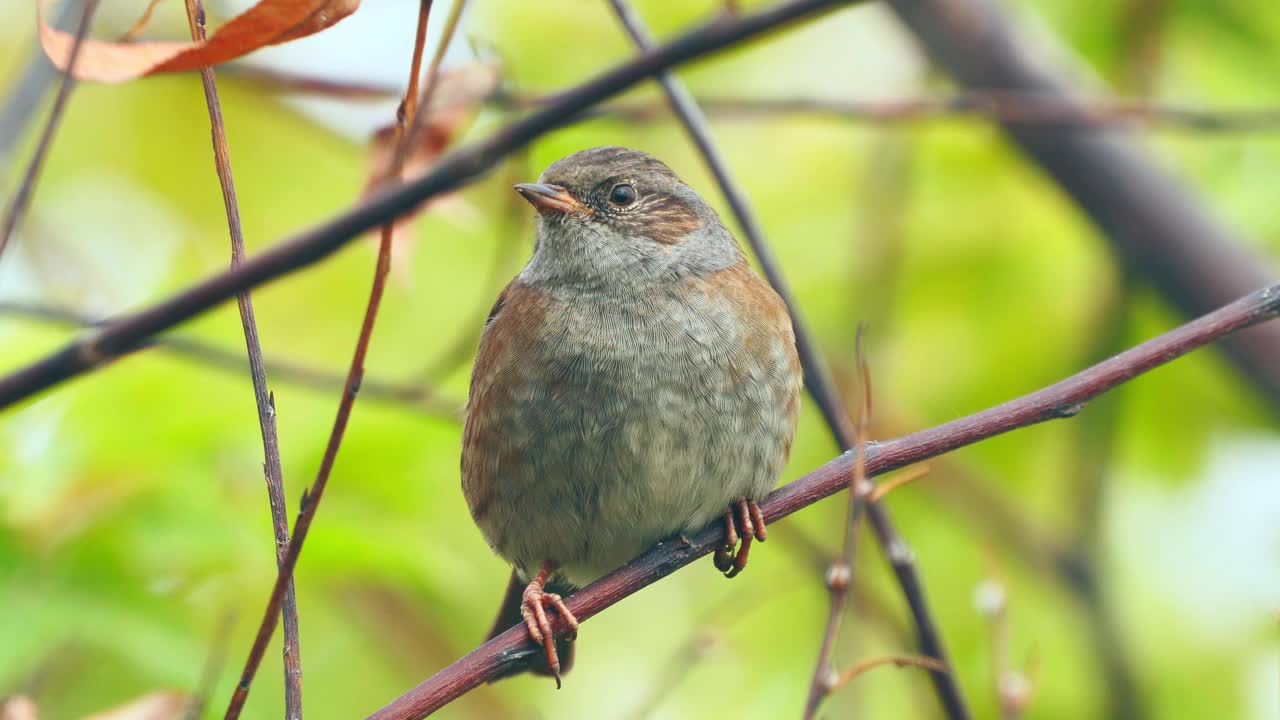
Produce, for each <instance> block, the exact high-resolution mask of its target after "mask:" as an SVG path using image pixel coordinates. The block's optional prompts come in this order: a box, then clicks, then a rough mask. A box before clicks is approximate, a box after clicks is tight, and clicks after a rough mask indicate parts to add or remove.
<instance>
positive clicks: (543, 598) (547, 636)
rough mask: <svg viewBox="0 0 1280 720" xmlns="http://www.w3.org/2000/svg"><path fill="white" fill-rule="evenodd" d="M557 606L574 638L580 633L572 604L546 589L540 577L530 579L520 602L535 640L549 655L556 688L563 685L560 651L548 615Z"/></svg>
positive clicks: (549, 663)
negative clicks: (538, 579)
mask: <svg viewBox="0 0 1280 720" xmlns="http://www.w3.org/2000/svg"><path fill="white" fill-rule="evenodd" d="M548 606H550V609H552V610H555V611H556V612H558V613H560V616H561V617H563V618H564V621H565V623H566V624H568V626H569V633H568V636H567V637H568V639H570V640H572V639H573V638H575V637H577V636H578V619H577V618H576V617H574V616H573V613H572V612H570V611H569V607H568V606H567V605H565V604H564V598H562V597H560V596H559V595H557V594H556V593H549V592H546V591H545V590H543V588H542V586H540V585H539V583H538V582H537V581H534V582H531V583H529V587H527V588H525V589H524V595H523V596H522V602H521V605H520V616H521V617H522V618H524V625H525V627H526V628H528V629H529V636H530V637H532V638H533V641H534V642H535V643H540V644H541V645H542V651H543V653H544V654H545V655H546V658H547V667H549V668H550V669H551V674H552V675H553V676H554V677H555V679H556V688H557V689H559V687H560V655H559V653H557V652H556V638H555V631H554V630H553V629H552V627H551V619H550V618H549V617H548V616H547V609H548Z"/></svg>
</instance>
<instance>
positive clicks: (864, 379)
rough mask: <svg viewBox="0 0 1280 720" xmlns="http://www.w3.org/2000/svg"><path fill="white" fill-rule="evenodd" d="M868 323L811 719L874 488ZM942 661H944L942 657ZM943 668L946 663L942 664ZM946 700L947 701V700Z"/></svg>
mask: <svg viewBox="0 0 1280 720" xmlns="http://www.w3.org/2000/svg"><path fill="white" fill-rule="evenodd" d="M865 337H866V326H865V325H859V326H858V332H857V343H856V348H857V351H856V359H857V367H858V388H859V392H858V416H857V421H856V425H855V430H854V432H855V433H856V437H857V440H856V442H855V443H854V447H853V470H852V472H850V473H849V493H848V494H849V511H848V513H847V515H846V516H845V526H844V542H842V543H841V548H842V550H841V556H840V557H839V558H838V559H837V560H835V561H834V562H832V563H831V566H830V567H829V568H828V569H827V574H826V583H827V590H828V592H829V593H830V594H831V606H830V609H829V611H828V613H827V625H826V629H825V630H824V631H823V633H822V644H821V647H820V648H819V650H818V661H817V663H816V664H815V665H814V668H813V678H812V679H811V680H810V681H809V696H808V698H807V699H806V700H805V705H804V716H803V717H804V718H805V720H809V719H810V718H812V717H814V716H815V715H816V714H817V713H818V706H819V705H821V704H822V700H823V698H825V697H826V696H827V695H828V694H829V693H830V692H831V690H832V689H833V687H834V684H833V680H832V676H833V675H834V670H833V667H832V657H833V656H834V655H835V649H836V641H837V639H838V638H839V635H840V620H841V618H843V617H844V606H845V598H847V597H848V595H849V586H850V585H852V584H853V577H854V576H853V571H854V560H855V559H856V556H857V541H858V524H859V521H860V520H861V519H862V515H863V513H864V512H865V510H866V507H867V502H868V498H869V497H870V495H871V490H872V488H873V486H872V483H871V481H870V480H868V479H867V440H868V438H867V429H868V428H869V427H870V425H871V371H870V370H869V369H868V367H867V355H866V348H865V346H864V339H865ZM939 664H941V662H940V661H939ZM941 669H942V670H943V671H945V670H946V667H945V666H943V667H942V668H941ZM944 704H945V701H944Z"/></svg>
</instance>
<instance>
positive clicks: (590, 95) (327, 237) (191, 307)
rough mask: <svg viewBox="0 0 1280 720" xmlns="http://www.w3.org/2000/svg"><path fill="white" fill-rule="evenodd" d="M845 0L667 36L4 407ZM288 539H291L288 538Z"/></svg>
mask: <svg viewBox="0 0 1280 720" xmlns="http://www.w3.org/2000/svg"><path fill="white" fill-rule="evenodd" d="M850 2H851V0H791V1H790V2H785V3H782V4H779V5H776V6H774V7H771V8H769V9H767V10H762V11H760V12H757V13H754V14H751V15H744V16H742V17H740V18H736V19H732V20H730V19H725V18H717V19H716V20H713V21H712V22H710V23H707V24H705V25H703V26H701V27H699V28H697V29H694V30H691V31H689V32H687V33H685V34H683V35H681V36H680V37H678V38H676V39H675V40H673V41H672V42H671V43H669V44H667V45H664V46H663V47H661V48H658V49H655V50H653V51H651V52H646V53H642V54H641V55H639V56H638V57H636V58H633V59H632V60H630V61H628V62H626V63H623V64H621V65H619V66H617V67H615V68H613V69H611V70H608V71H606V72H604V73H603V74H601V75H599V76H597V77H596V78H594V79H592V80H589V81H587V82H585V83H583V84H582V85H579V86H578V87H577V88H575V89H574V90H571V91H569V92H567V93H565V94H563V95H561V96H560V98H559V99H558V100H556V101H555V102H554V103H551V104H549V105H547V106H546V107H544V108H542V109H541V110H538V111H535V112H533V113H531V114H529V115H526V116H524V117H523V118H521V119H519V120H517V121H515V122H513V123H511V124H509V125H507V126H506V127H504V128H503V129H501V130H499V131H498V132H496V133H494V134H493V135H491V136H489V137H487V138H485V139H484V140H480V141H477V142H475V143H472V144H470V145H467V146H464V147H461V148H459V149H457V150H455V151H454V152H452V153H450V154H449V155H448V156H447V157H445V158H443V159H442V160H441V161H440V162H438V163H437V164H436V165H435V167H434V168H432V170H431V171H430V172H428V173H425V174H423V175H421V176H419V177H415V178H413V179H411V180H408V181H406V182H403V183H399V184H396V185H394V186H391V187H388V188H385V189H383V190H380V191H377V192H374V193H373V194H372V195H371V196H370V197H369V198H368V199H367V200H365V201H364V202H363V203H361V204H359V205H357V206H356V207H355V208H353V209H351V210H349V211H347V212H345V213H343V214H341V215H338V216H337V217H334V218H333V219H331V220H329V221H328V222H326V223H323V224H321V225H319V226H317V227H314V228H312V229H310V230H307V231H304V232H301V233H299V234H297V235H294V236H293V237H291V238H288V239H286V240H283V241H281V242H280V243H278V244H276V245H275V246H273V247H271V248H270V249H268V250H266V251H264V252H262V253H260V254H259V255H256V256H254V257H252V258H249V259H248V260H246V261H245V263H244V264H243V265H241V266H240V267H237V268H232V269H230V270H227V271H224V272H221V273H218V274H217V275H214V276H212V277H209V278H207V279H205V280H203V281H201V282H199V283H197V284H195V285H193V286H191V287H189V288H187V289H186V290H183V291H182V292H180V293H178V294H176V295H174V296H172V297H170V298H168V299H167V300H164V301H162V302H159V303H157V304H155V305H152V306H150V307H147V308H144V309H142V310H139V311H137V312H135V313H133V314H130V315H125V316H123V317H121V318H120V319H118V320H116V321H114V322H112V323H110V324H108V325H104V326H103V327H101V328H99V329H98V330H96V331H95V332H92V333H89V334H88V335H85V336H83V337H80V338H78V339H76V340H74V341H72V342H70V343H68V344H67V345H66V346H64V347H63V348H62V349H61V350H58V351H56V352H54V353H52V354H51V355H48V356H46V357H44V358H42V359H40V360H37V361H36V362H33V363H31V364H30V365H27V366H26V367H24V368H21V369H19V370H17V371H15V372H13V373H11V374H9V375H7V376H4V377H0V409H3V408H6V407H8V406H10V405H13V404H14V403H16V402H19V401H21V400H23V399H25V398H28V397H31V396H33V395H36V394H37V393H39V392H41V391H43V390H45V389H47V388H49V387H51V386H53V385H56V384H58V383H61V382H64V381H66V380H69V379H71V378H73V377H76V376H78V375H81V374H84V373H86V372H89V371H90V370H93V369H95V368H98V367H101V366H103V365H106V364H107V363H109V362H110V361H112V360H114V359H115V358H117V357H119V356H120V355H123V354H125V353H128V352H130V351H131V350H134V349H136V348H137V347H139V346H140V345H141V344H143V343H144V342H145V341H146V340H147V339H148V338H150V337H151V336H152V335H156V334H158V333H160V332H162V331H164V330H167V329H169V328H171V327H173V326H174V325H177V324H178V323H181V322H183V321H185V320H188V319H190V318H193V317H195V316H197V315H199V314H201V313H203V312H206V311H208V310H209V309H210V308H212V307H214V306H216V305H218V304H219V303H221V302H224V301H226V300H228V299H230V298H232V297H234V296H235V295H236V293H239V292H241V291H242V290H246V289H248V288H252V287H256V286H258V285H261V284H263V283H266V282H267V281H269V280H273V279H275V278H278V277H280V276H282V275H286V274H288V273H290V272H293V271H295V270H298V269H301V268H303V267H307V266H308V265H311V264H313V263H316V262H318V261H320V260H322V259H324V258H326V257H328V256H329V255H330V254H332V253H333V252H335V251H336V250H338V249H339V248H341V247H343V246H344V245H346V244H347V243H348V242H350V241H351V240H352V239H353V238H355V237H357V236H359V235H360V234H361V233H363V232H365V231H367V230H370V229H372V228H374V227H377V226H379V225H382V224H384V223H386V222H387V221H389V220H391V219H393V218H395V217H397V216H399V215H402V214H404V213H406V212H409V211H410V210H412V209H413V208H415V207H417V206H418V205H420V204H421V203H422V202H423V201H424V200H427V199H429V198H431V197H434V196H436V195H439V194H441V193H444V192H448V191H450V190H453V189H455V188H457V187H459V186H461V185H463V184H465V183H467V182H469V181H471V180H474V179H475V178H477V177H479V176H481V175H482V174H484V173H485V172H487V171H488V170H489V169H490V168H492V167H493V166H494V165H496V164H497V163H498V162H499V161H500V160H501V159H502V158H504V157H506V156H507V155H509V154H510V153H512V152H514V151H516V150H518V149H520V148H522V147H524V146H525V145H527V144H529V143H530V142H532V141H533V140H534V139H535V138H538V137H541V136H542V135H544V134H546V133H548V132H550V131H552V130H554V129H556V128H558V127H560V126H562V125H564V124H565V123H567V122H569V121H571V120H572V118H573V117H574V116H576V115H577V114H578V113H581V112H582V111H584V110H586V109H588V108H590V107H591V106H592V105H594V104H595V103H597V102H600V101H601V100H604V99H606V98H609V97H611V96H613V95H615V94H617V93H619V92H621V91H622V90H625V89H627V88H629V87H631V86H632V85H635V84H636V83H637V82H639V81H640V80H642V79H644V78H646V77H649V76H650V75H652V74H654V73H657V72H660V71H662V70H665V69H667V68H669V67H672V66H674V65H677V64H680V63H683V62H686V61H688V60H691V59H693V58H695V57H699V56H702V55H707V54H709V53H711V52H714V51H716V50H720V49H722V48H725V47H728V46H730V45H736V44H739V43H742V42H744V41H746V40H749V39H751V38H755V37H758V36H761V35H764V34H765V33H768V32H771V31H775V30H779V29H781V28H783V27H786V26H788V25H790V24H791V23H795V22H798V21H800V20H802V19H811V18H813V17H816V16H818V15H821V14H823V13H824V12H829V11H831V10H833V9H835V8H837V7H841V6H843V5H847V4H850ZM291 545H292V543H291Z"/></svg>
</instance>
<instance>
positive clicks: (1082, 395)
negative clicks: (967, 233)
mask: <svg viewBox="0 0 1280 720" xmlns="http://www.w3.org/2000/svg"><path fill="white" fill-rule="evenodd" d="M1277 316H1280V284H1277V285H1273V286H1270V287H1267V288H1265V289H1262V290H1258V291H1256V292H1253V293H1250V294H1249V295H1247V296H1245V297H1243V298H1240V299H1239V300H1237V301H1235V302H1233V303H1231V304H1230V305H1227V306H1225V307H1223V308H1220V309H1218V310H1216V311H1214V312H1212V313H1210V314H1208V315H1205V316H1203V317H1200V318H1197V319H1195V320H1193V321H1191V322H1189V323H1187V324H1185V325H1182V326H1180V327H1178V328H1176V329H1174V330H1171V331H1169V332H1167V333H1165V334H1163V335H1161V336H1159V337H1156V338H1153V339H1151V340H1148V341H1147V342H1144V343H1142V344H1141V345H1138V346H1136V347H1134V348H1131V349H1129V350H1127V351H1125V352H1123V353H1120V354H1119V355H1116V356H1115V357H1112V358H1110V359H1108V360H1105V361H1103V362H1101V363H1099V364H1097V365H1095V366H1093V367H1091V368H1089V369H1087V370H1085V371H1083V372H1080V373H1078V374H1076V375H1073V376H1071V377H1069V378H1067V379H1065V380H1062V381H1060V382H1057V383H1055V384H1053V385H1050V386H1049V387H1046V388H1043V389H1041V390H1038V391H1036V392H1033V393H1031V394H1029V395H1025V396H1023V397H1020V398H1017V399H1015V400H1010V401H1008V402H1006V403H1003V404H1001V405H997V406H995V407H992V408H988V409H986V410H983V411H982V412H979V413H976V414H974V415H970V416H968V417H965V418H961V419H959V420H953V421H952V422H949V423H945V424H943V425H939V426H937V427H934V428H931V429H928V430H922V431H920V432H917V433H913V434H911V435H907V436H904V437H900V438H897V439H895V440H889V441H886V442H883V443H876V444H872V445H871V446H870V447H869V448H868V452H867V460H866V462H867V476H868V477H874V476H877V475H881V474H884V473H886V472H890V471H892V470H896V469H899V468H903V467H906V466H908V465H913V464H915V463H918V462H920V461H922V460H927V459H928V458H931V457H936V456H938V455H941V454H943V453H946V452H950V451H952V450H955V449H958V448H961V447H964V446H966V445H971V444H973V443H976V442H979V441H981V440H985V439H987V438H990V437H993V436H995V435H999V434H1001V433H1005V432H1009V431H1011V430H1016V429H1018V428H1022V427H1027V426H1030V425H1035V424H1038V423H1041V422H1046V421H1048V420H1054V419H1059V418H1066V417H1071V416H1073V415H1075V414H1076V413H1078V412H1080V410H1081V409H1082V408H1083V406H1084V403H1086V402H1087V401H1089V400H1090V399H1092V398H1094V397H1096V396H1097V395H1100V394H1102V393H1104V392H1106V391H1107V390H1110V389H1111V388H1113V387H1115V386H1116V385H1119V384H1120V383H1122V382H1125V381H1126V380H1130V379H1132V378H1134V377H1136V376H1138V375H1140V374H1142V373H1144V372H1147V371H1148V370H1151V369H1152V368H1155V367H1158V366H1160V365H1163V364H1164V363H1167V362H1169V361H1171V360H1173V359H1175V358H1177V357H1180V356H1182V355H1184V354H1186V353H1188V352H1190V351H1192V350H1194V349H1196V348H1199V347H1202V346H1204V345H1207V344H1208V343H1210V342H1213V341H1215V340H1217V339H1219V338H1222V337H1224V336H1226V335H1228V334H1230V333H1232V332H1235V331H1237V330H1240V329H1242V328H1246V327H1249V326H1252V325H1257V324H1259V323H1262V322H1265V321H1267V320H1271V319H1273V318H1275V317H1277ZM851 468H852V458H850V454H849V453H847V452H846V453H844V454H843V455H841V456H839V457H837V458H835V459H833V460H831V461H830V462H828V463H826V464H825V465H823V466H822V467H820V468H818V469H816V470H814V471H813V472H810V473H809V474H807V475H805V476H803V477H801V478H799V479H798V480H795V481H793V482H791V483H789V484H787V485H785V486H783V487H781V488H779V489H778V490H775V491H774V492H772V493H770V495H769V497H768V498H767V499H766V500H765V502H764V503H762V504H761V506H760V507H761V510H762V511H763V512H764V516H765V520H766V521H767V522H770V523H774V522H777V521H778V520H780V519H782V518H784V517H786V516H787V515H790V514H791V513H793V512H796V511H797V510H800V509H801V508H804V507H807V506H809V505H812V504H813V503H815V502H817V501H818V500H821V499H822V498H825V497H828V496H830V495H834V494H835V493H837V492H839V491H841V490H843V489H845V488H846V487H848V482H849V480H848V478H849V472H850V471H851ZM685 539H686V540H687V542H678V543H663V544H660V545H658V546H657V547H655V548H653V549H652V550H650V551H649V552H647V553H645V554H643V555H641V556H640V557H638V558H636V559H635V560H632V561H631V562H629V563H627V564H626V565H625V566H623V567H622V568H619V569H618V570H616V571H614V572H612V573H610V574H609V575H606V576H605V577H603V578H601V579H600V580H598V581H596V582H594V583H592V584H591V585H589V586H587V587H585V588H583V589H582V590H580V591H578V592H576V593H574V594H573V595H572V596H570V597H569V598H567V599H566V603H567V605H568V607H569V610H570V611H571V612H572V613H573V615H574V616H575V617H577V619H578V621H579V622H584V621H586V620H588V619H590V618H591V617H593V616H595V615H596V614H598V613H600V612H601V611H603V610H604V609H606V608H608V607H609V606H611V605H613V604H614V603H616V602H618V601H620V600H622V599H623V598H625V597H628V596H630V595H632V594H633V593H635V592H637V591H638V590H640V589H642V588H644V587H647V586H649V585H651V584H653V583H655V582H657V581H658V580H661V579H662V578H664V577H666V576H668V575H670V574H671V573H673V572H675V571H676V570H679V569H680V568H682V567H684V566H685V565H688V564H689V563H692V562H693V561H694V560H696V559H698V558H700V557H702V556H703V555H706V554H708V553H710V552H712V551H713V550H714V549H715V548H716V547H717V546H719V545H721V544H723V542H724V527H723V525H722V524H721V523H719V522H715V523H712V524H711V525H709V526H707V527H706V528H703V529H702V530H701V531H700V532H698V533H695V534H693V535H692V536H689V537H687V538H685ZM905 552H909V551H905ZM555 623H556V626H555V627H554V628H553V630H554V631H555V632H564V631H566V630H567V626H566V625H565V623H564V622H563V619H562V618H559V617H557V618H556V620H555ZM538 652H539V649H538V648H536V647H535V646H533V645H531V644H530V643H529V638H528V633H527V631H526V630H525V628H524V627H522V626H517V627H513V628H511V629H509V630H507V631H506V632H503V633H502V634H500V635H498V636H496V637H494V638H493V639H491V640H489V641H488V642H486V643H484V644H483V645H481V646H480V647H478V648H476V649H475V650H473V651H471V652H470V653H468V654H467V655H465V656H464V657H462V658H460V659H459V660H458V661H456V662H454V663H453V664H452V665H450V666H449V667H447V668H445V669H443V670H441V671H440V672H438V673H436V674H435V675H433V676H432V677H430V678H428V679H426V680H424V681H423V682H422V683H420V684H419V685H418V686H417V687H414V688H412V689H410V690H409V691H408V692H406V693H404V694H403V695H401V696H400V697H399V698H397V699H395V700H393V701H392V702H390V703H388V704H387V705H386V706H385V707H383V708H382V709H381V710H379V711H377V712H375V713H374V714H373V715H372V716H370V717H371V718H375V719H376V720H402V719H404V718H422V717H425V716H426V715H428V714H430V713H431V712H433V711H435V710H437V709H439V708H441V707H444V706H445V705H447V704H449V703H450V702H452V701H453V700H454V699H456V698H458V697H460V696H461V695H463V694H465V693H466V692H467V691H469V690H470V689H472V688H474V687H476V686H478V685H480V684H481V683H484V682H485V681H487V680H490V679H492V678H495V677H499V676H501V675H506V674H509V673H511V672H513V671H514V670H515V669H517V668H520V667H522V666H523V665H524V664H525V663H527V662H529V659H530V658H531V657H532V656H534V655H536V654H537V653H538Z"/></svg>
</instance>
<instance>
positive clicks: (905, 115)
mask: <svg viewBox="0 0 1280 720" xmlns="http://www.w3.org/2000/svg"><path fill="white" fill-rule="evenodd" d="M1140 1H1142V0H1140ZM226 69H227V72H229V73H234V74H235V76H236V77H237V78H241V79H243V80H245V81H246V82H252V83H255V84H257V85H259V86H262V87H265V88H267V89H270V90H282V91H287V92H298V93H314V94H319V95H327V96H331V97H341V98H347V99H388V98H391V97H394V96H395V94H396V93H397V92H398V90H397V88H395V87H393V86H391V85H380V84H377V83H371V82H354V81H344V80H334V79H331V78H324V77H318V76H310V75H305V74H298V73H289V72H284V71H279V70H274V69H268V68H262V67H256V66H253V65H247V64H232V65H228V66H227V68H226ZM559 99H560V96H559V94H558V93H538V92H516V91H512V90H511V89H509V88H501V87H500V88H498V89H497V90H494V91H492V92H488V93H479V94H476V95H474V96H471V97H468V98H463V100H468V101H474V102H488V103H489V104H491V105H493V106H494V107H496V108H498V109H502V110H517V111H518V110H533V109H537V108H540V107H543V106H545V105H547V104H549V103H554V102H557V101H559ZM696 100H697V103H698V105H699V106H700V107H701V108H702V109H703V110H704V111H705V112H706V113H707V114H708V115H709V116H711V117H714V118H716V119H717V120H729V121H734V120H755V119H760V118H770V117H777V116H787V115H808V116H813V117H819V118H829V119H832V120H842V121H851V122H859V123H869V124H874V125H903V124H912V123H921V122H931V121H937V120H954V119H960V120H963V119H970V118H988V119H991V120H998V121H1002V122H1009V123H1011V124H1018V125H1053V126H1055V127H1057V128H1063V127H1070V128H1091V127H1107V128H1113V127H1118V128H1131V129H1146V130H1153V129H1169V130H1184V131H1191V132H1198V133H1256V132H1275V131H1277V130H1280V107H1277V106H1274V105H1257V106H1251V107H1203V106H1198V105H1192V104H1188V103H1178V102H1169V101H1159V100H1153V99H1150V98H1142V97H1090V98H1081V99H1079V100H1066V99H1064V98H1061V97H1059V96H1057V95H1050V94H1046V93H1043V92H1019V91H1016V90H979V89H974V90H968V91H965V92H961V93H956V94H952V95H946V96H938V97H903V98H892V97H890V98H848V99H842V98H818V97H730V96H699V97H697V98H696ZM670 115H671V111H670V109H669V108H668V107H667V106H665V105H663V104H656V103H652V102H644V101H626V102H614V103H608V104H603V105H600V106H598V107H596V108H593V109H591V110H589V111H586V112H583V113H581V114H579V115H577V116H576V117H575V118H574V120H575V121H578V120H585V119H590V118H597V117H620V118H623V119H626V120H629V121H631V122H660V121H664V120H666V119H667V118H669V117H670Z"/></svg>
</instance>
